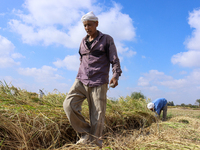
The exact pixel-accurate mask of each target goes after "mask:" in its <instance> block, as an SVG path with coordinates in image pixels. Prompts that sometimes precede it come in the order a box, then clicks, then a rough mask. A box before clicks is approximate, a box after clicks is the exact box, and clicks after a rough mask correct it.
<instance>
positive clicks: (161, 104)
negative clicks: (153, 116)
mask: <svg viewBox="0 0 200 150" xmlns="http://www.w3.org/2000/svg"><path fill="white" fill-rule="evenodd" d="M147 108H148V109H150V110H152V111H155V112H156V113H157V114H158V115H159V117H160V114H161V111H163V117H162V121H166V117H167V100H166V99H165V98H158V99H155V100H154V101H152V102H150V103H148V104H147Z"/></svg>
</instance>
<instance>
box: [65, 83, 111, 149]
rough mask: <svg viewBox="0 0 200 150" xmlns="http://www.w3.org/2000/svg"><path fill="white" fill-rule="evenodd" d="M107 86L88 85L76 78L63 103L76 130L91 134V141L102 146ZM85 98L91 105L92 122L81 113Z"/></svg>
mask: <svg viewBox="0 0 200 150" xmlns="http://www.w3.org/2000/svg"><path fill="white" fill-rule="evenodd" d="M107 88H108V85H107V84H103V85H101V86H98V87H88V86H86V85H84V84H83V83H82V82H80V81H79V80H78V79H76V80H75V82H74V84H73V86H72V87H71V89H70V91H69V93H68V94H67V97H66V99H65V101H64V103H63V108H64V111H65V113H66V115H67V117H68V119H69V122H70V123H71V126H72V127H73V128H74V130H76V131H77V132H79V133H87V134H89V135H90V138H89V139H90V142H94V143H95V144H97V145H98V146H100V147H101V146H102V140H101V139H100V138H101V137H102V132H103V127H104V118H105V112H106V102H107V96H106V93H107ZM85 99H87V101H88V105H89V115H90V124H89V123H87V122H86V121H85V119H84V117H83V116H82V114H81V110H82V108H81V106H82V103H83V101H84V100H85Z"/></svg>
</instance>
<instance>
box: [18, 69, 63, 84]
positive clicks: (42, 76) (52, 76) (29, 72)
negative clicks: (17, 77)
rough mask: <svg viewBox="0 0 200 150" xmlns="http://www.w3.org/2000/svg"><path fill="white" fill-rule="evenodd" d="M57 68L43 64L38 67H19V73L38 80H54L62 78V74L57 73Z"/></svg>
mask: <svg viewBox="0 0 200 150" xmlns="http://www.w3.org/2000/svg"><path fill="white" fill-rule="evenodd" d="M56 71H57V69H56V68H53V67H50V66H43V67H42V68H40V69H37V68H19V69H18V73H19V74H21V75H24V76H30V77H33V78H34V79H35V80H36V81H37V82H52V81H53V80H57V79H62V78H63V77H61V76H60V75H58V74H56V73H55V72H56Z"/></svg>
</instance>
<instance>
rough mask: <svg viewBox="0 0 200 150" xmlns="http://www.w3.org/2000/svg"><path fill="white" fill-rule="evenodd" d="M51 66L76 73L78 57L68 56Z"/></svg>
mask: <svg viewBox="0 0 200 150" xmlns="http://www.w3.org/2000/svg"><path fill="white" fill-rule="evenodd" d="M53 64H54V65H55V66H56V67H58V68H62V67H63V68H66V69H68V70H72V71H77V70H78V68H79V64H80V61H79V56H78V55H71V56H70V55H68V56H66V57H65V58H64V60H60V59H59V60H57V61H56V62H53Z"/></svg>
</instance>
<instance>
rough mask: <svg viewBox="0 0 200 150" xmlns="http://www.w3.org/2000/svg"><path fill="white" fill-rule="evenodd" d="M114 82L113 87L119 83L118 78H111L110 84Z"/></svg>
mask: <svg viewBox="0 0 200 150" xmlns="http://www.w3.org/2000/svg"><path fill="white" fill-rule="evenodd" d="M112 83H113V84H114V87H113V88H115V87H116V86H117V85H118V80H117V79H116V78H114V77H113V78H112V79H111V80H110V83H109V84H112Z"/></svg>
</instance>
